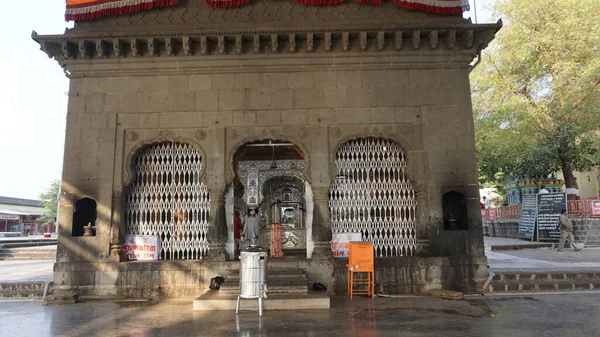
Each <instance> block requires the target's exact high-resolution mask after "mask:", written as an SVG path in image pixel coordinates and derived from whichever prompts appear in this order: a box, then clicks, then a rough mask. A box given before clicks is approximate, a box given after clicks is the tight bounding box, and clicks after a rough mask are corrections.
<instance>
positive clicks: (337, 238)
mask: <svg viewBox="0 0 600 337" xmlns="http://www.w3.org/2000/svg"><path fill="white" fill-rule="evenodd" d="M351 241H362V234H361V233H333V235H332V239H331V243H330V244H331V251H332V252H333V257H334V258H342V257H348V252H349V250H350V242H351Z"/></svg>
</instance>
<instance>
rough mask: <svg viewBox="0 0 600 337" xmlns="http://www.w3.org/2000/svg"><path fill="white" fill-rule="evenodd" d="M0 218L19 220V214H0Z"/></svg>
mask: <svg viewBox="0 0 600 337" xmlns="http://www.w3.org/2000/svg"><path fill="white" fill-rule="evenodd" d="M0 220H19V216H18V215H12V214H0Z"/></svg>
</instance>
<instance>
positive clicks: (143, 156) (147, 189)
mask: <svg viewBox="0 0 600 337" xmlns="http://www.w3.org/2000/svg"><path fill="white" fill-rule="evenodd" d="M201 169H202V157H201V155H200V152H198V151H197V150H196V149H194V148H193V147H192V146H190V145H188V144H182V143H172V142H165V143H160V144H154V145H152V146H149V147H148V148H146V149H145V150H143V152H142V153H140V154H139V155H138V156H137V157H136V159H135V163H134V170H135V172H134V174H135V182H134V183H133V186H132V187H131V191H130V193H129V195H128V197H127V200H126V204H125V209H126V223H125V228H126V231H127V234H134V235H158V236H160V239H161V256H160V258H161V259H165V260H176V259H200V258H202V257H203V256H205V255H206V252H207V251H208V242H207V239H206V233H207V228H208V215H209V214H208V212H209V208H210V205H209V194H208V189H207V187H206V185H205V184H204V183H202V182H201V181H200V171H201Z"/></svg>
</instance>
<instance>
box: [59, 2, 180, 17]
mask: <svg viewBox="0 0 600 337" xmlns="http://www.w3.org/2000/svg"><path fill="white" fill-rule="evenodd" d="M107 2H109V1H107ZM178 2H179V0H155V1H153V2H146V3H141V4H138V5H132V6H124V7H116V8H107V9H103V10H99V11H90V12H86V13H78V14H69V13H67V14H65V20H66V21H85V20H94V19H99V18H101V17H104V16H109V15H119V14H124V13H132V12H137V11H141V10H147V9H151V8H154V7H165V6H172V5H174V4H176V3H178ZM74 7H79V6H74Z"/></svg>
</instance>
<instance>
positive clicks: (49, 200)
mask: <svg viewBox="0 0 600 337" xmlns="http://www.w3.org/2000/svg"><path fill="white" fill-rule="evenodd" d="M59 189H60V181H58V180H54V181H53V182H52V183H51V184H50V187H49V188H48V189H47V190H46V191H44V192H43V193H42V194H40V196H39V197H40V200H41V201H42V203H43V204H44V208H45V209H46V210H47V212H46V213H45V214H44V215H42V216H41V217H39V218H38V220H37V221H38V223H40V224H41V225H43V226H48V225H51V224H55V223H56V215H57V211H58V192H59Z"/></svg>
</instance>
